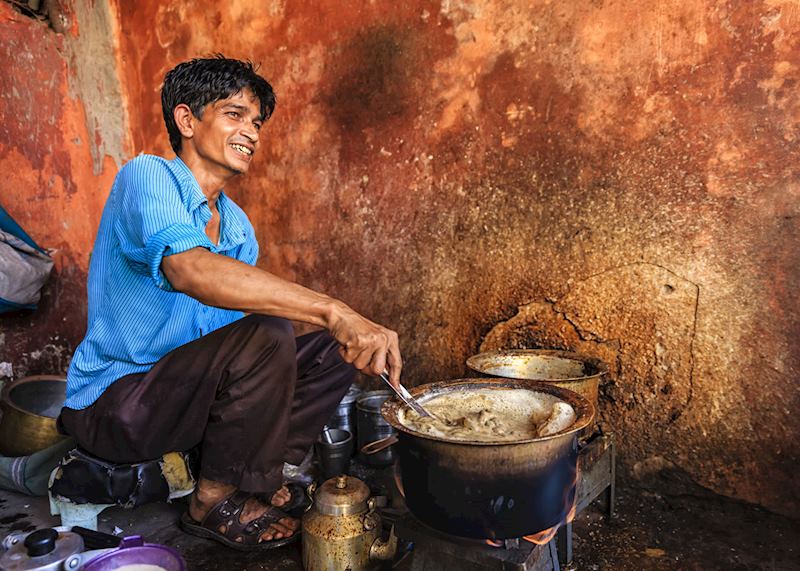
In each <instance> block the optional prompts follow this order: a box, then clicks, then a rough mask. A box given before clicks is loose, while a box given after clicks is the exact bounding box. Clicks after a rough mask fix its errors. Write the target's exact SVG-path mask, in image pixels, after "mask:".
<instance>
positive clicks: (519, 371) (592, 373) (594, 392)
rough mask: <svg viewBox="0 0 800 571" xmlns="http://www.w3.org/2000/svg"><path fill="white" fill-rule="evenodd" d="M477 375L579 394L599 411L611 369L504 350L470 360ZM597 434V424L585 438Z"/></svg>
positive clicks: (586, 360)
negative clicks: (603, 382) (546, 385)
mask: <svg viewBox="0 0 800 571" xmlns="http://www.w3.org/2000/svg"><path fill="white" fill-rule="evenodd" d="M467 366H468V367H469V368H470V369H472V370H473V371H477V372H478V373H482V374H484V375H491V376H493V377H502V378H505V379H524V380H528V381H542V382H544V383H549V384H552V385H553V386H556V387H560V388H562V389H567V390H570V391H575V392H576V393H578V394H579V395H583V396H584V397H586V398H587V399H588V400H589V402H590V403H592V405H593V406H594V407H595V410H597V399H598V393H599V390H600V380H601V379H602V378H603V375H607V374H608V367H607V366H606V364H605V363H603V361H601V360H600V359H597V358H595V357H589V356H586V355H581V354H579V353H573V352H571V351H558V350H554V349H504V350H501V351H488V352H486V353H479V354H477V355H473V356H472V357H470V358H469V359H467ZM592 432H594V423H592V424H591V425H589V426H587V427H586V430H584V432H583V433H582V434H581V436H584V437H585V436H589V435H591V434H592Z"/></svg>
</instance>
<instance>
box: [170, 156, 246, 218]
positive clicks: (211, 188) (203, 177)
mask: <svg viewBox="0 0 800 571" xmlns="http://www.w3.org/2000/svg"><path fill="white" fill-rule="evenodd" d="M178 157H180V159H181V160H182V161H183V163H184V164H185V165H186V166H187V167H189V170H190V171H192V174H193V175H194V178H195V179H196V180H197V183H198V184H199V185H200V190H202V191H203V194H204V195H205V197H206V198H207V199H208V205H209V207H211V209H212V210H213V209H214V207H215V206H216V204H217V198H219V195H220V193H221V192H222V190H223V189H224V188H225V184H226V183H227V182H228V180H230V179H231V178H233V177H234V176H236V173H233V172H231V171H229V170H224V169H220V172H216V171H213V170H209V169H208V168H207V167H206V165H205V163H204V162H203V161H202V160H201V159H200V157H198V156H197V154H196V153H192V152H182V153H180V154H179V155H178Z"/></svg>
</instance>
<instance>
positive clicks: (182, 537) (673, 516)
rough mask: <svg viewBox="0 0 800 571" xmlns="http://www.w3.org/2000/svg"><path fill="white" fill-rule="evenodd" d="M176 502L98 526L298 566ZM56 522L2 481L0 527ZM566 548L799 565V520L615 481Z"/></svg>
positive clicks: (623, 555)
mask: <svg viewBox="0 0 800 571" xmlns="http://www.w3.org/2000/svg"><path fill="white" fill-rule="evenodd" d="M183 509H185V505H184V504H182V503H180V502H178V503H174V504H150V505H147V506H143V507H141V508H138V509H136V510H123V509H118V508H112V509H108V510H106V511H105V512H103V513H102V514H101V516H100V521H99V527H100V530H101V531H106V532H109V533H112V532H114V530H115V528H116V529H117V533H118V534H120V535H134V534H138V535H142V536H143V537H144V538H145V539H146V541H148V542H152V543H162V544H166V545H170V546H172V547H175V548H176V549H177V550H178V551H180V552H181V554H182V555H183V557H184V558H185V560H186V562H187V564H188V568H189V569H190V570H217V569H219V570H237V571H238V570H242V571H255V570H265V571H266V570H269V571H272V570H275V571H278V570H285V571H295V570H300V569H302V566H301V558H300V546H299V544H295V545H292V546H288V547H285V548H282V549H278V550H275V551H272V552H268V553H262V554H246V553H245V554H242V553H239V552H235V551H232V550H229V549H227V548H225V547H223V546H220V545H218V544H216V543H214V542H211V541H207V540H203V539H200V538H196V537H193V536H190V535H186V534H184V533H182V532H181V531H180V530H179V529H178V527H177V525H176V522H177V519H178V517H179V515H180V513H181V512H182V510H183ZM59 523H60V522H59V520H58V518H54V517H52V516H50V515H49V513H48V506H47V501H46V499H45V498H33V497H29V496H23V495H19V494H15V493H13V492H2V491H0V536H3V537H4V536H5V535H6V534H8V533H9V532H12V531H18V530H22V531H27V530H32V529H34V528H36V527H43V526H53V525H58V524H59ZM574 553H575V560H574V566H573V568H577V569H581V570H591V571H602V570H615V571H627V570H630V571H634V570H650V569H652V570H655V571H661V570H675V569H680V570H687V571H692V570H700V569H703V570H704V571H711V570H720V571H722V570H725V571H737V570H765V571H767V570H768V571H784V570H785V571H794V570H797V571H800V525H798V522H796V521H792V520H790V519H787V518H784V517H781V516H778V515H775V514H771V513H769V512H766V511H764V510H761V509H759V508H756V507H753V506H751V505H747V504H743V503H740V502H735V501H731V500H729V499H726V498H723V497H720V496H716V495H713V494H710V493H708V492H706V491H705V490H703V489H702V488H699V487H694V488H692V487H689V488H687V489H683V490H681V491H680V492H679V493H677V494H674V495H669V496H667V495H660V494H658V493H655V492H653V491H649V490H647V489H641V488H632V487H618V501H617V510H616V515H615V517H614V518H612V519H611V520H608V519H607V518H606V516H605V515H603V512H602V511H601V510H600V509H599V507H598V506H590V507H589V508H588V509H587V510H585V511H584V512H583V513H581V514H579V516H578V517H577V518H576V520H575V523H574ZM412 562H413V561H412V560H411V559H410V558H406V559H405V560H404V561H403V562H402V563H400V564H399V565H397V566H396V568H397V569H408V568H410V564H411V563H412Z"/></svg>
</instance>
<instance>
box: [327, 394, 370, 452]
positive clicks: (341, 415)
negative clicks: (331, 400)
mask: <svg viewBox="0 0 800 571" xmlns="http://www.w3.org/2000/svg"><path fill="white" fill-rule="evenodd" d="M361 393H362V390H361V389H359V388H358V387H357V386H355V385H351V386H350V388H349V389H347V393H346V394H345V395H344V397H342V400H341V401H339V404H338V406H337V407H336V410H335V411H334V412H333V416H331V418H330V420H329V421H328V426H329V427H330V428H340V429H342V430H346V431H347V432H349V433H350V434H352V435H353V439H354V440H353V442H355V439H356V438H357V429H356V401H357V400H358V397H359V396H361Z"/></svg>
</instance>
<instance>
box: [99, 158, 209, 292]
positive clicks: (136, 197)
mask: <svg viewBox="0 0 800 571" xmlns="http://www.w3.org/2000/svg"><path fill="white" fill-rule="evenodd" d="M118 176H119V180H118V181H117V188H116V192H117V193H118V194H117V196H116V197H115V199H116V202H115V203H116V211H117V212H116V214H117V215H116V218H115V221H114V232H115V234H116V236H117V238H118V240H119V242H120V247H121V249H122V253H123V254H124V255H125V257H126V258H127V259H128V261H129V262H130V265H131V267H132V268H133V269H134V270H135V271H136V272H138V273H140V274H143V275H146V276H149V277H150V278H151V279H152V280H153V282H154V283H155V285H156V286H158V287H159V288H161V289H164V290H167V291H173V288H172V286H171V285H170V284H169V282H168V281H167V278H166V276H165V275H164V273H163V272H162V271H161V261H162V260H163V258H164V256H169V255H173V254H179V253H181V252H185V251H186V250H190V249H191V248H196V247H202V248H208V249H211V248H212V247H213V245H212V244H211V240H209V239H208V236H206V234H205V233H204V232H202V231H201V230H199V229H198V228H197V227H196V226H195V225H194V224H193V221H192V216H191V214H190V212H189V211H188V209H187V208H186V206H185V205H184V203H183V200H182V198H181V192H180V187H179V185H178V181H177V180H176V179H175V177H174V175H173V174H172V173H171V172H170V170H169V169H168V168H167V166H166V165H165V164H164V163H163V162H161V161H160V160H159V159H157V158H155V157H149V156H145V155H143V156H139V157H137V158H136V159H134V160H133V161H131V162H129V163H128V164H127V165H125V167H123V169H122V170H121V171H120V173H119V175H118Z"/></svg>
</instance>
